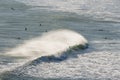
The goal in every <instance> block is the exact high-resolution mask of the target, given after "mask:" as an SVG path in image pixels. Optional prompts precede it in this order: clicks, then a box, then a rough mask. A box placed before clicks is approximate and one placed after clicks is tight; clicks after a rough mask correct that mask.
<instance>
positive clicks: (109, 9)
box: [16, 0, 120, 22]
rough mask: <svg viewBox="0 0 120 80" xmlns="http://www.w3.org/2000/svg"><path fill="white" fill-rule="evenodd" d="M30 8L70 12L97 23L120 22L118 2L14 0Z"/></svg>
mask: <svg viewBox="0 0 120 80" xmlns="http://www.w3.org/2000/svg"><path fill="white" fill-rule="evenodd" d="M16 1H19V2H23V3H24V4H26V5H30V6H32V7H34V8H35V7H38V9H39V8H42V9H47V10H53V11H61V12H72V13H76V14H78V15H84V16H85V17H88V18H90V17H91V19H93V20H97V21H112V22H120V11H119V9H120V5H119V3H120V1H119V0H99V1H98V0H97V1H96V0H16Z"/></svg>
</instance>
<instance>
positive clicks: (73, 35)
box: [6, 30, 87, 59]
mask: <svg viewBox="0 0 120 80" xmlns="http://www.w3.org/2000/svg"><path fill="white" fill-rule="evenodd" d="M86 44H87V40H86V39H85V38H84V37H83V36H82V35H80V34H79V33H77V32H74V31H71V30H56V31H50V32H47V33H44V34H43V35H42V36H40V37H37V38H34V39H31V40H28V41H26V42H25V43H24V44H22V45H20V46H18V47H16V48H14V49H12V50H11V51H9V52H7V53H6V55H7V56H15V57H27V58H30V59H36V58H39V57H41V56H50V55H55V54H58V53H62V52H64V51H66V50H68V49H69V48H70V47H72V46H75V45H83V46H85V45H86Z"/></svg>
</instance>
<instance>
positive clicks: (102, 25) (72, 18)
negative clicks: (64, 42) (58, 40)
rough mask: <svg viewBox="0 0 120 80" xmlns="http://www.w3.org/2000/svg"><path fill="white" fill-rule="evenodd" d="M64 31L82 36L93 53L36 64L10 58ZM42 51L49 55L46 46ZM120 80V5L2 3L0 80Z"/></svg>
mask: <svg viewBox="0 0 120 80" xmlns="http://www.w3.org/2000/svg"><path fill="white" fill-rule="evenodd" d="M59 29H66V30H73V31H75V32H77V33H80V34H81V35H83V36H84V37H85V38H86V39H87V40H88V44H89V47H88V48H87V49H84V50H71V51H67V52H65V53H63V54H65V57H60V58H56V57H54V56H50V57H39V56H38V59H35V60H32V61H31V60H30V61H29V59H27V58H24V57H10V56H7V55H5V56H4V54H5V53H7V52H10V51H11V50H14V51H15V52H19V51H18V50H17V49H16V48H17V47H18V46H20V45H24V44H25V43H26V42H29V41H31V42H30V44H27V45H28V46H29V45H30V46H32V43H33V44H34V41H33V42H32V39H34V38H38V37H41V35H42V34H43V33H47V32H49V31H51V30H59ZM61 35H64V34H61ZM69 37H71V38H72V37H73V35H71V34H70V35H69ZM50 38H53V37H50ZM38 41H39V39H38ZM44 44H45V45H49V43H44ZM21 47H24V46H21ZM37 47H39V48H40V49H43V50H45V51H48V52H49V50H48V49H47V48H46V47H44V46H43V45H39V46H38V45H37ZM58 49H59V48H58ZM29 50H31V48H28V49H25V52H27V51H29ZM56 50H57V49H56ZM29 53H32V54H35V52H34V51H33V52H29ZM25 54H28V52H27V53H25ZM66 57H67V58H66ZM64 58H65V59H64ZM119 79H120V0H0V80H119Z"/></svg>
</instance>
